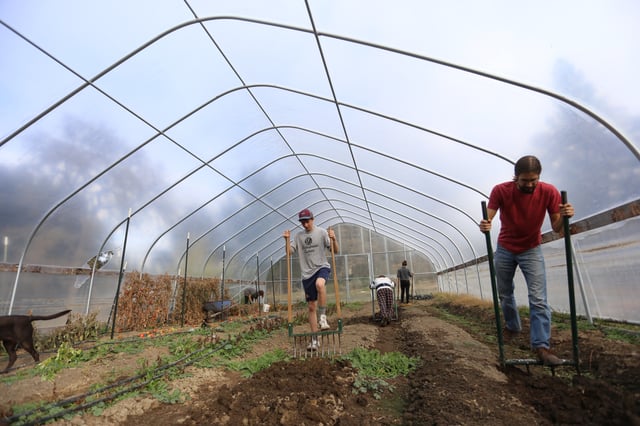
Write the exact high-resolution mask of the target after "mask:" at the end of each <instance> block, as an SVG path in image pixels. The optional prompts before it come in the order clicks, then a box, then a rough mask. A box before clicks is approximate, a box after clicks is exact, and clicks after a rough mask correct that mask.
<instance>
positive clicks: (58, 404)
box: [3, 341, 226, 426]
mask: <svg viewBox="0 0 640 426" xmlns="http://www.w3.org/2000/svg"><path fill="white" fill-rule="evenodd" d="M225 344H226V341H225V342H220V343H219V344H218V345H217V346H215V347H214V348H202V349H199V350H197V351H195V352H191V353H190V354H188V355H185V356H184V357H182V358H180V359H178V360H176V361H174V362H172V363H170V364H165V365H163V366H160V367H158V368H156V369H155V370H153V371H154V372H156V373H157V374H155V375H154V376H152V377H151V378H150V379H148V380H146V381H144V382H141V383H137V384H134V385H131V386H129V387H127V388H125V389H122V390H120V391H118V392H115V393H112V394H110V395H106V396H104V397H102V398H99V399H96V400H94V401H91V402H87V403H86V404H82V405H78V406H74V407H72V408H68V409H66V410H63V411H60V412H57V413H55V414H50V415H48V416H45V417H41V418H38V419H34V420H30V421H28V422H25V423H18V424H20V425H22V426H27V425H36V424H42V423H45V422H48V421H50V420H55V419H58V418H60V417H64V416H66V415H68V414H71V413H75V412H80V411H84V410H86V409H88V408H91V407H93V406H94V405H97V404H100V403H102V402H107V401H111V400H113V399H115V398H117V397H119V396H121V395H124V394H127V393H130V392H132V391H134V390H136V389H140V388H143V387H145V386H147V385H149V384H150V383H151V382H153V381H154V380H157V379H159V378H161V377H163V376H165V375H166V374H167V373H166V372H165V370H167V369H169V368H173V367H175V366H177V365H179V364H182V363H183V366H184V367H187V366H189V365H192V364H194V363H195V362H197V361H199V360H201V359H203V358H205V357H207V356H210V355H212V354H213V353H215V352H217V351H219V350H222V349H223V348H224V347H225ZM205 351H208V352H206V353H204V354H202V355H200V356H197V355H199V354H201V353H202V352H205ZM185 360H188V361H186V362H185ZM148 374H149V373H148V372H147V373H143V374H138V375H136V376H133V377H128V378H126V379H122V380H119V381H117V382H114V383H111V384H109V385H106V386H104V387H102V388H100V389H96V390H94V391H91V392H86V393H84V394H81V395H76V396H73V397H71V398H67V399H63V400H60V401H56V402H55V403H53V404H47V405H43V406H41V407H38V408H35V409H33V410H31V411H27V412H24V413H20V414H17V415H14V416H11V417H6V418H4V419H3V420H4V421H6V422H7V424H14V422H18V421H19V419H20V418H23V417H28V416H32V415H34V414H37V413H39V412H44V411H46V412H48V411H51V410H52V409H54V408H57V407H63V406H66V405H70V404H73V403H76V402H78V401H80V400H84V399H87V398H88V397H90V396H93V395H96V394H101V393H104V392H107V391H109V390H111V389H113V388H118V387H120V386H123V385H125V384H127V383H130V382H133V381H136V380H140V379H143V378H145V377H147V376H148Z"/></svg>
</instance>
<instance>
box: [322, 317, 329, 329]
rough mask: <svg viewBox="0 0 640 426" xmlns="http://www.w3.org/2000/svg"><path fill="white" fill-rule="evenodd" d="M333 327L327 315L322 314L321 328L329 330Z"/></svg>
mask: <svg viewBox="0 0 640 426" xmlns="http://www.w3.org/2000/svg"><path fill="white" fill-rule="evenodd" d="M330 328H331V327H330V326H329V323H328V322H327V316H326V315H320V330H328V329H330Z"/></svg>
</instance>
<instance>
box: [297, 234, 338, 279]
mask: <svg viewBox="0 0 640 426" xmlns="http://www.w3.org/2000/svg"><path fill="white" fill-rule="evenodd" d="M330 244H331V241H330V240H329V234H328V233H327V230H326V229H324V228H320V227H318V226H314V227H313V229H312V230H311V231H310V232H306V231H302V232H298V233H297V234H296V236H295V237H294V238H293V239H292V240H291V250H294V251H296V252H297V253H298V256H299V258H300V272H301V273H302V279H304V280H306V279H307V278H310V277H311V276H313V274H315V273H316V272H317V271H318V270H319V269H320V268H331V266H330V265H329V261H328V260H327V251H326V250H327V248H329V247H330Z"/></svg>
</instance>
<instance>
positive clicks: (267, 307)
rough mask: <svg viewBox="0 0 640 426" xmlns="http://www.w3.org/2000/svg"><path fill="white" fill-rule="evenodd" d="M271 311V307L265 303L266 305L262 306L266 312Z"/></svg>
mask: <svg viewBox="0 0 640 426" xmlns="http://www.w3.org/2000/svg"><path fill="white" fill-rule="evenodd" d="M269 309H271V305H269V304H267V303H265V304H264V305H262V310H263V311H264V312H269Z"/></svg>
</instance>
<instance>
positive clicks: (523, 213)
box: [480, 155, 574, 365]
mask: <svg viewBox="0 0 640 426" xmlns="http://www.w3.org/2000/svg"><path fill="white" fill-rule="evenodd" d="M541 172H542V166H541V164H540V161H539V160H538V159H537V158H536V157H534V156H532V155H527V156H525V157H522V158H520V159H519V160H518V161H517V162H516V164H515V176H514V178H513V180H512V181H510V182H504V183H501V184H498V185H496V186H495V187H494V188H493V190H492V191H491V195H490V196H489V203H488V204H487V216H488V219H487V220H484V219H483V220H482V221H480V230H481V231H482V232H489V231H491V220H492V219H493V218H494V216H495V215H496V213H497V211H498V210H500V223H501V227H500V234H499V235H498V246H497V248H496V252H495V255H494V264H495V269H496V280H497V286H498V294H499V296H500V305H501V306H502V313H503V314H504V320H505V330H504V333H505V337H510V336H514V335H516V334H517V333H519V332H520V331H521V329H522V326H521V324H520V315H519V313H518V307H517V305H516V300H515V297H514V294H513V291H514V287H515V284H514V281H513V277H514V275H515V272H516V267H518V266H519V267H520V270H521V271H522V273H523V275H524V278H525V281H526V283H527V288H528V290H529V292H528V293H529V311H530V314H529V319H530V327H531V332H530V342H531V348H532V349H533V350H534V352H536V354H537V356H538V358H539V359H540V360H541V361H542V362H543V363H544V364H545V365H559V364H561V363H562V361H561V360H560V358H558V357H557V356H556V355H554V354H553V353H552V352H551V351H550V350H549V349H550V340H551V309H550V308H549V304H548V303H547V280H546V271H545V265H544V258H543V256H542V248H541V247H540V244H541V243H542V234H541V232H540V230H541V228H542V224H543V222H544V218H545V214H548V215H549V220H550V221H551V227H552V228H553V230H554V231H555V232H561V231H562V225H563V219H562V218H563V217H564V216H567V217H572V216H573V213H574V210H573V206H571V204H569V203H566V204H562V200H561V198H560V193H559V192H558V190H557V189H556V188H555V187H554V186H553V185H551V184H548V183H544V182H540V181H539V179H540V173H541Z"/></svg>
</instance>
